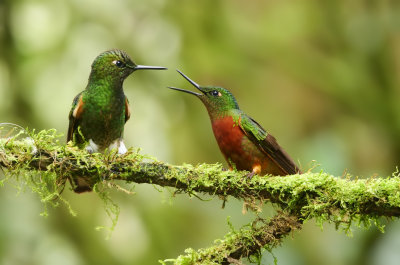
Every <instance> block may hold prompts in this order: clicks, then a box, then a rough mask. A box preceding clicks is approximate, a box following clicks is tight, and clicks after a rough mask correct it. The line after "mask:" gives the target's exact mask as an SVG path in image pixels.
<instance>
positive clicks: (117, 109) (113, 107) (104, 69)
mask: <svg viewBox="0 0 400 265" xmlns="http://www.w3.org/2000/svg"><path fill="white" fill-rule="evenodd" d="M166 69H167V68H165V67H161V66H146V65H137V64H135V63H134V62H133V61H132V60H131V58H130V57H129V56H128V54H127V53H126V52H124V51H122V50H118V49H113V50H109V51H105V52H103V53H101V54H100V55H99V56H97V57H96V59H95V60H94V62H93V63H92V69H91V72H90V76H89V81H88V84H87V86H86V89H85V90H84V91H82V92H80V93H79V94H78V95H77V96H76V97H75V98H74V100H73V102H72V108H71V111H70V112H69V126H68V134H67V142H68V141H71V140H72V141H73V142H74V144H76V145H78V146H80V147H83V146H84V147H85V148H86V150H87V151H88V152H90V153H93V152H103V151H105V150H111V149H114V148H117V149H118V153H119V154H124V153H126V151H127V149H126V147H125V144H124V142H123V141H122V137H123V133H124V126H125V123H126V122H127V121H128V120H129V117H130V115H131V112H130V109H129V101H128V99H127V97H126V96H125V94H124V90H123V88H122V85H123V82H124V80H125V79H126V78H127V77H128V76H129V75H130V74H132V73H133V72H135V71H137V70H166Z"/></svg>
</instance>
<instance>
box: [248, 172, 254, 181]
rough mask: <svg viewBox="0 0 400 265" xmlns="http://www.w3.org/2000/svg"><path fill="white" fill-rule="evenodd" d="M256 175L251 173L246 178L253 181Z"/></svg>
mask: <svg viewBox="0 0 400 265" xmlns="http://www.w3.org/2000/svg"><path fill="white" fill-rule="evenodd" d="M255 174H256V172H254V171H253V172H250V173H249V174H247V175H246V178H248V179H249V180H251V179H252V178H253V176H254V175H255Z"/></svg>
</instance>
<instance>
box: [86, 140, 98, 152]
mask: <svg viewBox="0 0 400 265" xmlns="http://www.w3.org/2000/svg"><path fill="white" fill-rule="evenodd" d="M86 150H87V151H88V152H89V153H91V154H92V153H96V152H98V151H99V147H98V146H97V144H95V143H94V142H93V140H92V139H90V140H89V144H88V145H87V146H86Z"/></svg>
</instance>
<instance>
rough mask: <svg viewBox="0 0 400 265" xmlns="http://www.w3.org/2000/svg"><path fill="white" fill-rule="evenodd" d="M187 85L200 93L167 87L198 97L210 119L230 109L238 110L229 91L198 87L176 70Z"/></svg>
mask: <svg viewBox="0 0 400 265" xmlns="http://www.w3.org/2000/svg"><path fill="white" fill-rule="evenodd" d="M177 71H178V73H180V74H181V75H182V76H183V77H184V78H185V79H186V80H187V81H189V83H191V84H192V85H193V86H194V87H196V88H197V89H198V90H200V92H201V93H197V92H193V91H190V90H185V89H181V88H176V87H169V88H171V89H174V90H178V91H181V92H185V93H189V94H192V95H195V96H196V97H198V98H199V99H200V100H201V101H202V102H203V103H204V105H205V106H206V108H207V110H208V113H209V114H210V116H211V117H213V116H214V115H215V114H223V113H224V112H226V111H229V110H231V109H239V105H238V103H237V101H236V99H235V97H234V96H233V95H232V93H231V92H229V90H227V89H225V88H222V87H215V86H199V85H198V84H197V83H196V82H194V81H193V80H191V79H190V78H189V77H187V76H186V75H185V74H184V73H182V72H181V71H179V70H177Z"/></svg>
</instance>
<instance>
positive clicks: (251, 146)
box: [168, 70, 302, 178]
mask: <svg viewBox="0 0 400 265" xmlns="http://www.w3.org/2000/svg"><path fill="white" fill-rule="evenodd" d="M177 71H178V73H179V74H181V75H182V76H183V77H184V78H185V79H186V80H187V81H189V83H191V84H192V85H193V86H194V87H196V88H197V89H198V90H199V91H200V92H201V93H197V92H193V91H190V90H185V89H181V88H177V87H168V88H170V89H174V90H178V91H181V92H185V93H189V94H192V95H195V96H196V97H198V98H199V99H200V100H201V101H202V102H203V104H204V106H205V107H206V108H207V111H208V114H209V116H210V120H211V126H212V129H213V132H214V136H215V139H216V140H217V143H218V146H219V148H220V150H221V152H222V154H223V155H224V157H225V160H226V161H227V163H228V165H229V167H230V169H231V170H232V169H233V168H236V169H237V170H246V171H250V173H249V174H248V177H250V178H251V177H252V176H253V175H254V174H257V175H266V174H270V175H276V176H285V175H292V174H296V173H299V174H301V173H302V172H301V170H300V169H299V167H298V166H297V165H296V164H295V163H294V161H293V159H292V158H291V157H290V156H289V155H288V154H287V153H286V152H285V150H283V149H282V147H281V146H280V145H279V144H278V142H277V141H276V139H275V137H273V136H272V135H271V134H269V133H267V131H266V130H265V129H264V128H263V127H261V125H260V124H259V123H258V122H256V121H255V120H254V119H252V118H251V117H250V116H248V115H247V114H246V113H244V112H243V111H242V110H240V108H239V105H238V103H237V101H236V99H235V97H234V96H233V94H232V93H231V92H230V91H229V90H227V89H225V88H222V87H216V86H200V85H198V84H197V83H196V82H194V81H193V80H191V79H190V78H189V77H187V76H186V75H185V74H183V73H182V72H181V71H179V70H177Z"/></svg>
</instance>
